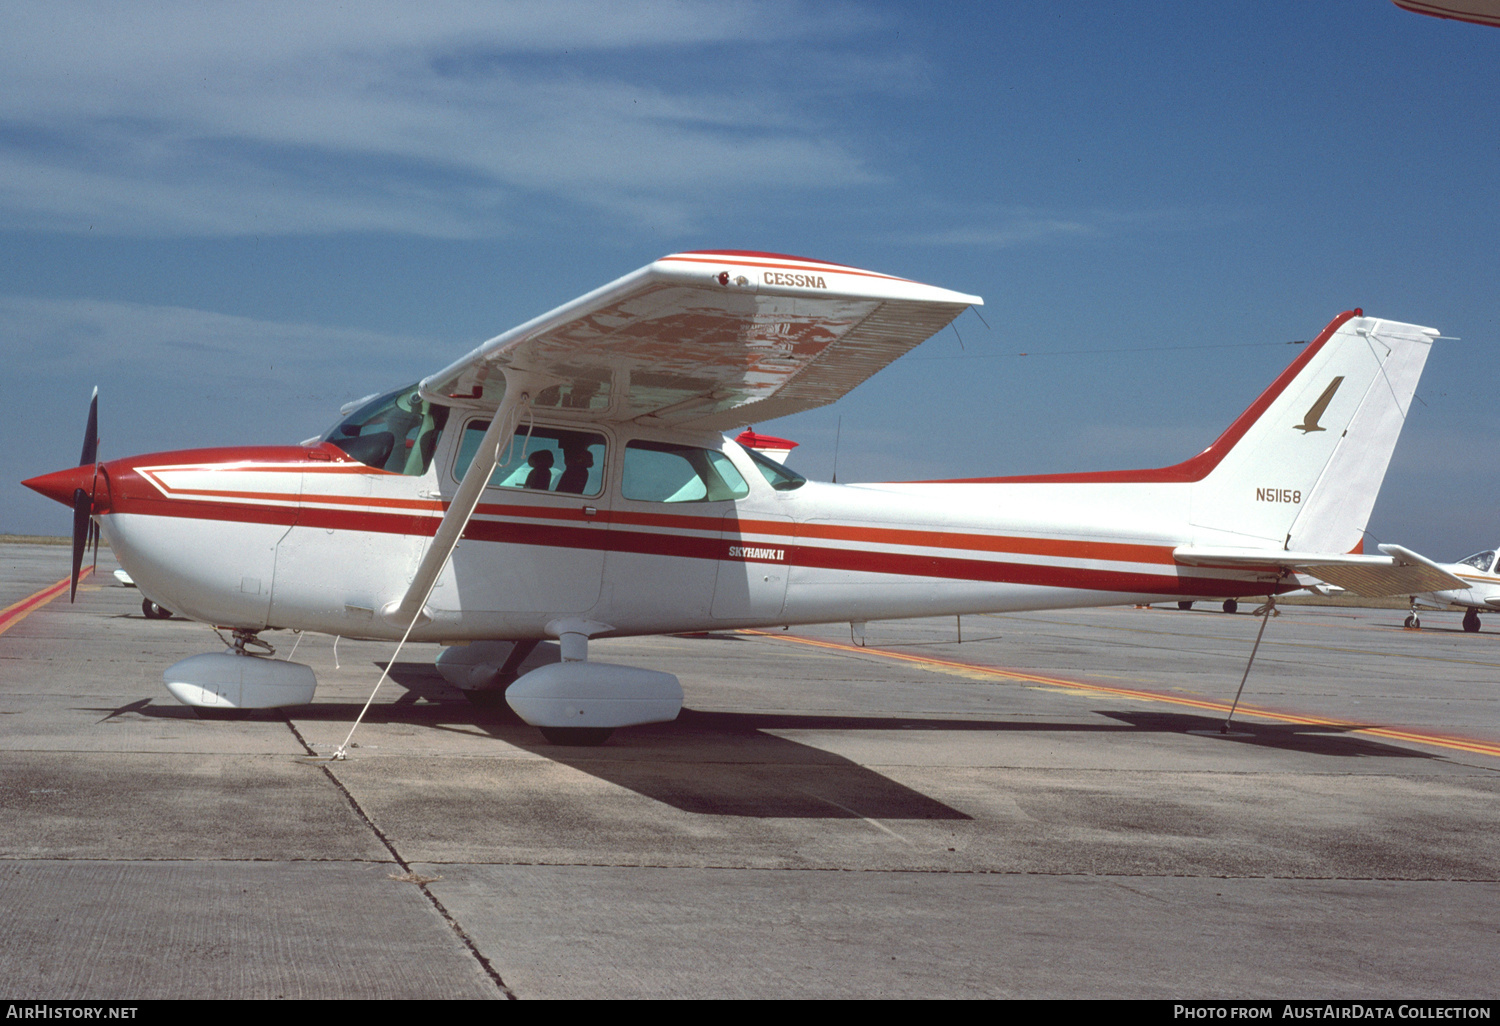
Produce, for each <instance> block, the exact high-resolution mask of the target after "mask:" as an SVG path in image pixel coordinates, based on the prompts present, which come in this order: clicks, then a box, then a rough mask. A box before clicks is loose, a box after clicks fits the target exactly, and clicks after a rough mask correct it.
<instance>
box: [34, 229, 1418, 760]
mask: <svg viewBox="0 0 1500 1026" xmlns="http://www.w3.org/2000/svg"><path fill="white" fill-rule="evenodd" d="M980 302H981V300H980V299H979V298H978V297H975V296H968V295H963V294H960V293H957V292H950V291H947V290H945V289H940V288H934V287H932V286H928V285H922V284H919V283H917V282H913V281H908V280H906V279H903V278H897V277H893V276H891V275H886V274H876V273H873V272H870V271H864V270H859V269H857V268H853V267H846V266H841V265H838V264H830V263H822V262H818V261H813V260H805V259H802V258H798V257H789V256H782V255H778V254H772V253H758V252H740V251H714V252H694V253H680V254H675V255H672V256H667V257H663V258H662V259H660V260H657V261H656V262H655V263H652V264H650V265H648V266H646V267H644V268H642V269H640V270H638V271H636V272H635V273H633V274H629V275H626V276H625V277H623V278H621V279H619V280H618V281H615V282H613V283H611V284H609V285H606V286H604V287H603V288H600V289H598V290H596V291H594V292H590V293H589V294H588V295H585V296H583V297H582V298H580V299H577V300H575V301H574V302H571V303H569V304H567V305H565V306H562V307H559V308H558V309H556V310H554V311H552V312H551V313H548V314H544V315H542V316H541V317H538V318H536V319H535V320H533V321H530V322H528V323H526V324H523V325H521V326H520V327H518V328H515V329H514V330H512V331H509V332H506V333H505V334H503V335H500V336H498V337H496V338H493V339H491V340H490V341H488V342H486V343H484V344H483V345H481V346H479V347H478V348H477V349H475V350H474V351H473V352H471V353H469V354H468V355H467V356H465V357H463V358H462V359H460V360H458V361H457V362H455V363H453V364H451V365H450V366H448V367H445V368H443V369H442V370H440V371H438V372H437V373H435V374H432V375H430V376H429V377H426V378H424V379H423V380H421V381H420V382H418V383H416V384H413V385H408V386H406V387H404V388H398V389H396V390H394V391H392V392H389V393H387V394H385V395H381V396H378V397H375V398H372V399H370V400H369V401H368V402H364V403H363V404H362V405H358V406H357V407H356V408H352V409H351V408H348V407H346V409H345V411H344V412H345V413H347V416H345V418H344V419H343V420H342V421H341V422H340V423H338V424H336V425H335V426H334V427H333V428H332V429H331V430H330V431H329V432H328V433H327V434H326V435H324V436H323V437H321V438H315V439H310V440H308V441H307V442H304V443H302V444H301V445H296V446H282V447H252V448H226V449H205V450H194V451H185V452H167V453H157V454H153V455H148V456H135V457H130V458H126V459H117V460H112V461H110V462H107V463H100V462H97V460H96V450H95V448H94V447H93V445H94V432H93V428H92V424H93V420H92V419H91V421H90V424H91V427H90V432H89V435H88V438H87V439H86V442H85V449H84V457H83V460H82V465H81V466H79V467H77V468H72V469H68V470H62V471H58V472H56V473H52V474H47V475H45V476H42V477H38V478H34V479H32V480H30V481H27V482H26V484H27V485H29V486H30V487H31V488H33V489H35V490H36V491H38V492H41V493H42V494H44V495H48V496H50V497H52V498H55V499H57V500H58V501H59V502H62V503H65V504H68V505H70V506H72V507H73V509H74V521H75V532H74V533H75V553H74V572H75V577H76V573H77V567H78V563H79V560H80V559H81V558H82V549H83V536H85V535H87V533H88V532H89V530H90V520H91V519H92V521H93V522H95V523H97V524H98V526H99V529H100V530H101V531H102V532H103V534H104V536H105V537H106V538H107V539H108V540H109V543H110V546H111V547H112V549H113V551H114V554H115V556H116V557H117V558H118V559H119V561H120V563H121V565H122V566H123V567H124V568H125V569H126V570H127V571H128V572H129V574H130V575H131V576H132V577H133V578H134V579H135V581H136V582H137V583H138V584H139V585H140V586H141V588H142V590H143V591H144V592H146V593H147V594H149V595H150V596H151V598H152V599H153V600H155V601H157V602H160V603H161V604H162V605H163V606H165V607H167V608H170V609H172V610H174V611H176V612H178V613H180V614H182V615H185V616H188V617H190V618H192V619H195V620H200V621H203V622H205V623H208V624H213V625H218V626H219V627H221V628H228V629H232V631H233V634H234V645H233V648H232V649H227V650H225V651H221V652H216V653H210V654H207V655H200V656H193V657H191V658H189V659H186V660H183V661H182V662H180V663H177V664H176V665H175V666H173V667H171V668H170V669H168V670H167V671H166V673H165V675H164V676H165V681H166V684H167V687H168V689H169V690H170V691H171V693H172V694H173V695H174V696H176V698H177V699H179V700H180V701H182V702H184V703H186V704H188V705H191V706H198V707H203V708H209V709H213V708H255V707H274V706H286V705H299V704H303V703H306V702H308V701H310V700H311V699H312V695H313V689H314V687H315V685H316V681H315V679H314V677H313V673H312V670H311V669H310V668H309V667H306V666H302V665H300V664H296V663H291V662H287V661H284V660H277V659H269V658H265V657H259V656H256V655H253V654H251V653H250V651H249V650H250V649H253V648H256V647H260V648H262V649H269V648H270V646H269V645H268V644H267V643H266V642H265V641H263V640H262V639H260V638H259V637H258V635H259V634H260V633H261V632H262V631H268V630H277V629H286V628H291V629H298V630H304V631H319V632H324V633H328V634H335V635H342V636H345V637H358V638H368V639H391V640H395V639H399V638H403V637H406V636H409V637H410V638H411V639H412V640H419V641H427V642H439V643H442V644H444V645H447V646H451V647H449V648H447V649H445V651H444V652H443V653H442V655H440V656H439V658H438V664H439V668H440V669H442V670H443V672H444V675H445V676H446V677H447V678H448V679H450V680H453V681H454V682H456V683H458V684H459V685H460V686H463V687H466V688H470V689H474V688H482V687H490V688H492V689H493V688H495V687H498V686H501V685H504V684H507V683H509V687H508V689H507V690H506V691H505V697H506V701H507V702H508V703H509V704H510V705H511V706H512V707H513V708H514V709H515V710H516V712H517V713H518V714H519V715H520V716H521V717H522V718H523V719H525V720H526V721H527V722H528V723H531V724H533V725H535V726H539V727H541V728H542V729H543V732H544V733H545V734H546V735H547V736H548V737H549V738H550V739H552V740H554V741H559V742H562V743H574V744H579V743H599V742H602V741H603V740H604V738H606V737H607V736H608V734H609V732H610V731H611V730H613V729H614V728H617V727H622V726H629V725H632V724H638V723H650V722H660V721H667V720H671V719H674V718H675V717H676V716H677V713H678V712H679V710H680V709H681V705H682V689H681V686H680V685H679V683H678V681H677V678H675V677H673V676H671V675H669V674H665V673H659V672H655V671H650V670H644V669H637V668H632V667H624V666H612V665H608V664H602V663H597V662H590V661H589V660H588V642H589V639H591V638H597V637H611V636H621V635H642V634H659V633H672V632H683V631H699V630H708V629H725V628H748V627H770V626H779V625H785V624H800V623H820V622H822V623H826V622H838V621H846V620H847V621H850V622H851V623H862V622H864V621H869V620H875V619H886V618H898V617H921V616H937V615H953V614H962V613H984V612H1003V611H1014V610H1023V609H1048V608H1066V607H1083V606H1100V605H1111V604H1130V603H1140V602H1150V601H1160V600H1176V599H1181V598H1183V597H1189V596H1191V597H1203V598H1221V599H1222V598H1231V597H1235V596H1240V597H1244V596H1260V595H1275V594H1277V593H1280V592H1283V591H1289V590H1294V589H1295V588H1297V587H1299V586H1300V585H1299V584H1298V582H1297V580H1296V575H1297V574H1299V573H1310V574H1313V575H1315V576H1319V577H1322V578H1324V579H1329V580H1333V582H1334V583H1337V584H1341V585H1344V586H1348V585H1347V584H1346V582H1347V581H1351V580H1356V579H1357V580H1358V582H1359V583H1360V584H1362V585H1364V586H1366V587H1373V588H1375V589H1377V590H1379V592H1380V593H1382V594H1395V593H1403V592H1414V591H1428V590H1432V588H1434V587H1436V586H1437V585H1438V583H1445V582H1446V580H1447V575H1446V574H1441V573H1438V574H1434V573H1433V572H1432V569H1431V567H1430V566H1429V565H1428V564H1426V563H1425V561H1424V562H1420V563H1417V562H1413V561H1411V560H1408V559H1404V558H1402V554H1401V553H1399V552H1398V553H1396V554H1395V555H1391V554H1387V555H1384V556H1375V555H1362V554H1360V551H1359V550H1360V547H1361V546H1360V541H1361V537H1362V532H1363V529H1364V527H1365V523H1366V521H1367V519H1368V517H1369V514H1370V509H1371V507H1372V506H1373V504H1374V502H1375V496H1376V492H1377V491H1378V490H1379V487H1380V483H1381V480H1382V479H1383V477H1384V475H1385V470H1386V465H1387V463H1388V462H1389V459H1390V455H1391V452H1392V449H1393V448H1394V446H1395V444H1396V439H1397V436H1398V434H1399V433H1400V429H1401V425H1402V422H1403V420H1404V418H1405V415H1406V411H1407V407H1408V405H1409V404H1410V402H1411V399H1412V395H1413V391H1414V389H1415V388H1416V383H1417V379H1418V376H1419V375H1420V373H1421V370H1422V365H1423V363H1424V362H1425V360H1426V358H1427V354H1428V351H1429V349H1430V347H1431V344H1432V341H1433V339H1434V338H1435V337H1436V335H1437V332H1435V331H1433V330H1432V329H1428V328H1421V327H1416V326H1413V325H1409V324H1400V323H1396V322H1393V321H1386V320H1380V319H1378V318H1374V317H1366V316H1364V315H1363V314H1362V312H1361V311H1359V310H1354V311H1350V312H1346V313H1343V314H1340V315H1339V316H1338V317H1336V318H1335V319H1334V320H1333V322H1332V323H1331V324H1329V325H1328V327H1327V328H1325V329H1324V330H1323V332H1322V333H1321V334H1320V335H1318V337H1317V338H1316V339H1314V340H1313V341H1312V342H1310V343H1308V344H1306V346H1305V348H1304V349H1303V350H1302V351H1301V353H1300V354H1299V355H1298V356H1297V358H1296V359H1295V360H1294V361H1293V362H1292V364H1291V365H1290V366H1289V367H1287V368H1286V370H1285V371H1283V372H1282V374H1281V375H1280V376H1279V377H1277V378H1276V380H1275V381H1274V382H1272V384H1271V386H1270V387H1269V388H1267V389H1266V391H1265V392H1264V393H1263V394H1262V395H1261V396H1260V397H1259V398H1258V399H1257V400H1256V401H1255V402H1254V403H1253V404H1252V405H1251V406H1250V408H1249V409H1247V410H1246V411H1245V412H1244V413H1243V414H1242V415H1241V416H1240V417H1239V418H1238V419H1237V420H1235V421H1234V423H1233V424H1231V425H1230V426H1229V428H1228V430H1226V431H1225V432H1224V433H1223V434H1222V435H1221V436H1220V437H1219V439H1218V440H1217V441H1215V442H1214V443H1213V444H1212V445H1210V446H1209V447H1208V448H1207V449H1205V450H1204V451H1203V452H1201V453H1199V454H1198V455H1197V456H1194V457H1193V458H1192V459H1189V460H1187V461H1186V462H1184V463H1179V464H1177V465H1175V466H1170V467H1163V468H1159V469H1154V470H1136V471H1107V472H1102V473H1075V474H1057V475H1046V476H1028V477H1009V478H985V479H977V480H966V481H927V482H917V483H901V484H864V485H830V484H820V483H814V482H810V481H806V480H804V479H803V478H802V477H801V476H799V475H797V474H796V473H793V472H792V471H790V470H788V469H786V468H785V467H783V466H782V465H780V464H778V463H776V462H774V461H772V460H769V459H767V458H765V457H764V456H761V455H759V454H757V453H755V452H753V451H750V450H747V449H746V448H745V447H743V446H741V445H739V444H737V443H736V442H734V441H730V440H728V439H727V438H725V437H724V436H723V434H722V432H724V431H727V430H732V429H737V428H740V427H742V426H744V425H745V424H747V423H761V422H764V421H767V420H771V419H773V418H775V417H780V416H784V415H786V414H790V413H795V412H798V411H801V410H808V409H812V408H814V407H818V406H822V405H824V404H827V403H831V402H834V401H835V400H837V399H838V398H839V397H840V396H842V395H843V394H844V393H846V392H848V391H849V390H850V389H852V388H854V387H855V386H856V385H858V384H859V383H860V382H862V381H864V380H865V379H867V378H869V377H870V376H871V375H872V374H874V373H875V372H876V371H877V370H879V369H880V368H881V367H884V366H885V365H886V364H888V363H890V362H891V361H892V360H895V359H896V358H897V357H899V356H901V355H902V354H903V353H905V352H907V351H908V350H910V349H912V348H913V347H915V346H917V345H919V344H920V343H921V342H923V341H924V340H926V339H927V338H929V337H930V336H932V335H933V334H935V333H936V332H937V331H939V330H941V329H942V328H943V327H945V326H946V325H947V324H948V323H949V322H950V321H952V320H953V319H954V318H955V317H957V316H958V315H959V314H960V313H961V312H962V311H963V310H965V309H966V308H967V307H969V306H970V305H977V304H979V303H980ZM1225 334H1226V336H1228V335H1230V334H1231V330H1226V332H1225ZM1434 582H1437V583H1434ZM1418 584H1420V585H1422V587H1420V588H1418V587H1416V585H1418ZM546 638H555V639H557V640H558V641H559V642H560V649H561V655H562V661H561V662H558V663H552V664H550V665H544V666H540V667H538V668H536V669H533V670H531V671H530V672H528V673H526V674H524V675H523V676H521V677H520V678H519V679H518V680H517V679H515V675H516V671H517V669H518V668H519V667H520V666H521V663H522V661H523V660H524V659H525V658H526V656H527V654H528V653H529V652H530V651H531V649H532V648H533V647H534V646H535V645H536V643H537V642H538V641H539V640H541V639H546ZM512 680H513V681H514V682H513V683H511V681H512Z"/></svg>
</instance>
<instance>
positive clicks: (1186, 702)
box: [741, 630, 1500, 758]
mask: <svg viewBox="0 0 1500 1026" xmlns="http://www.w3.org/2000/svg"><path fill="white" fill-rule="evenodd" d="M741 633H744V634H755V635H759V636H760V637H763V638H771V639H772V640H775V641H787V642H792V643H793V644H798V645H808V646H811V647H813V648H825V649H833V650H834V651H838V652H847V653H850V654H854V655H873V656H878V657H880V658H882V659H893V660H896V661H898V662H904V663H915V664H917V665H918V666H925V667H927V668H929V669H933V670H937V671H938V672H939V673H951V674H954V675H956V676H960V677H968V678H970V679H976V678H977V679H984V678H989V679H1000V680H1014V681H1019V682H1021V683H1023V684H1037V685H1041V686H1042V687H1047V688H1057V689H1059V690H1064V691H1083V692H1087V693H1090V694H1098V695H1113V696H1114V697H1117V698H1134V699H1139V700H1140V701H1143V702H1165V703H1167V704H1169V705H1181V706H1187V707H1188V708H1192V709H1206V710H1208V711H1210V712H1220V713H1224V714H1226V715H1227V714H1228V713H1229V709H1230V704H1229V703H1228V702H1220V701H1215V700H1213V699H1208V698H1192V697H1189V696H1187V695H1173V694H1166V693H1163V692H1160V691H1146V690H1144V689H1141V688H1122V687H1112V686H1110V685H1108V684H1091V683H1087V682H1085V681H1081V680H1068V679H1067V678H1065V677H1047V676H1043V675H1042V674H1038V673H1028V672H1026V671H1025V670H1015V669H1011V668H1009V667H1004V666H986V665H984V664H983V663H968V662H963V661H960V660H957V659H941V658H938V657H936V656H928V655H913V654H910V653H907V652H896V651H893V650H891V649H888V648H869V647H866V646H860V645H850V644H847V643H844V642H839V641H823V640H821V639H819V638H803V637H798V636H797V635H795V634H786V633H782V632H777V633H774V634H773V633H770V632H768V631H756V630H746V631H742V632H741ZM1235 715H1236V716H1255V717H1257V718H1259V719H1266V720H1273V721H1276V722H1279V723H1293V724H1297V725H1298V726H1306V727H1336V728H1338V729H1339V730H1343V731H1347V732H1349V733H1352V734H1368V735H1370V736H1372V737H1381V738H1389V739H1391V740H1395V741H1408V742H1411V743H1414V744H1420V745H1433V746H1435V747H1438V748H1451V749H1454V750H1456V751H1461V752H1471V753H1473V754H1475V755H1489V756H1494V757H1496V758H1500V743H1496V742H1493V741H1480V740H1476V739H1474V738H1466V737H1458V736H1454V735H1450V734H1434V733H1428V732H1425V731H1417V730H1405V729H1401V728H1397V727H1381V726H1376V725H1374V724H1363V723H1351V722H1349V721H1348V720H1330V719H1326V718H1324V717H1322V716H1305V715H1302V714H1300V713H1290V712H1282V711H1280V710H1276V709H1263V708H1260V707H1258V706H1251V705H1245V704H1243V703H1241V705H1240V707H1239V708H1238V709H1237V710H1235Z"/></svg>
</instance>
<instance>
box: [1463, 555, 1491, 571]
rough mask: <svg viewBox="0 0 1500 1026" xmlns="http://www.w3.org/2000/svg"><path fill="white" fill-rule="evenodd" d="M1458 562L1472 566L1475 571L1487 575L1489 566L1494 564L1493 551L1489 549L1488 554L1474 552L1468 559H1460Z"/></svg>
mask: <svg viewBox="0 0 1500 1026" xmlns="http://www.w3.org/2000/svg"><path fill="white" fill-rule="evenodd" d="M1459 562H1460V563H1464V564H1467V565H1468V566H1472V567H1473V568H1474V569H1475V570H1480V571H1484V572H1486V573H1487V572H1489V569H1490V566H1491V564H1493V563H1494V562H1495V550H1494V549H1490V550H1489V551H1488V552H1476V553H1474V555H1472V556H1470V557H1469V558H1468V559H1460V560H1459Z"/></svg>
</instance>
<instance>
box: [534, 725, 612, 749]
mask: <svg viewBox="0 0 1500 1026" xmlns="http://www.w3.org/2000/svg"><path fill="white" fill-rule="evenodd" d="M541 731H542V737H544V738H546V739H547V740H548V741H550V742H552V743H553V744H555V745H569V746H572V747H575V748H594V747H596V746H598V745H602V744H604V742H606V741H608V740H609V735H611V734H613V733H614V732H615V728H613V727H542V728H541Z"/></svg>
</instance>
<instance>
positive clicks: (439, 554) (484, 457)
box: [380, 375, 531, 630]
mask: <svg viewBox="0 0 1500 1026" xmlns="http://www.w3.org/2000/svg"><path fill="white" fill-rule="evenodd" d="M507 378H509V375H507ZM509 384H510V382H509V381H507V385H508V386H509ZM530 408H531V393H530V391H529V390H526V389H522V388H511V387H507V388H506V392H505V398H504V400H502V401H501V403H500V408H499V409H497V410H496V411H495V416H494V419H492V420H491V421H490V426H489V429H488V430H486V431H485V433H484V438H482V439H481V440H480V442H479V451H478V452H476V453H475V454H474V462H473V463H471V464H469V469H468V471H467V472H466V473H465V474H464V479H463V481H461V482H460V483H459V486H458V491H457V492H455V493H454V495H453V501H452V502H451V503H449V504H448V512H447V513H445V514H443V522H442V523H441V524H439V525H438V529H437V533H436V534H435V535H433V538H432V544H431V545H429V546H428V547H427V552H426V554H425V555H423V557H422V562H421V564H420V565H419V566H418V567H417V572H416V575H415V576H414V577H412V580H411V585H410V586H409V587H407V589H406V594H405V595H403V596H402V597H401V599H400V600H399V601H396V602H391V603H389V604H388V605H386V606H385V607H384V608H383V609H381V610H380V615H381V616H382V617H384V618H385V620H386V621H387V622H388V623H393V624H395V625H396V626H398V627H399V626H406V625H408V624H409V625H411V626H413V627H414V626H416V624H417V622H418V621H419V620H420V621H421V622H423V623H425V622H427V621H429V620H431V619H432V617H431V616H430V615H429V614H428V613H427V609H426V606H427V599H428V598H429V597H430V596H431V595H432V589H433V587H434V586H435V585H436V584H437V579H438V575H440V574H441V573H442V572H443V567H445V566H447V565H448V557H449V556H451V555H453V549H454V548H455V547H456V546H457V545H458V540H459V539H460V538H461V537H463V533H464V529H465V528H466V527H468V526H469V519H470V518H471V517H472V516H473V515H474V510H475V509H477V508H478V506H479V497H480V496H481V495H483V494H484V486H485V485H486V484H487V483H488V482H489V479H490V474H491V473H492V472H493V471H494V469H495V465H496V464H497V463H499V462H500V446H501V445H502V443H503V442H504V441H505V440H506V439H508V438H510V436H511V435H512V434H514V433H515V430H516V425H517V424H519V423H520V422H521V416H522V414H523V413H524V412H525V411H526V410H528V409H530ZM408 630H410V627H408Z"/></svg>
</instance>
